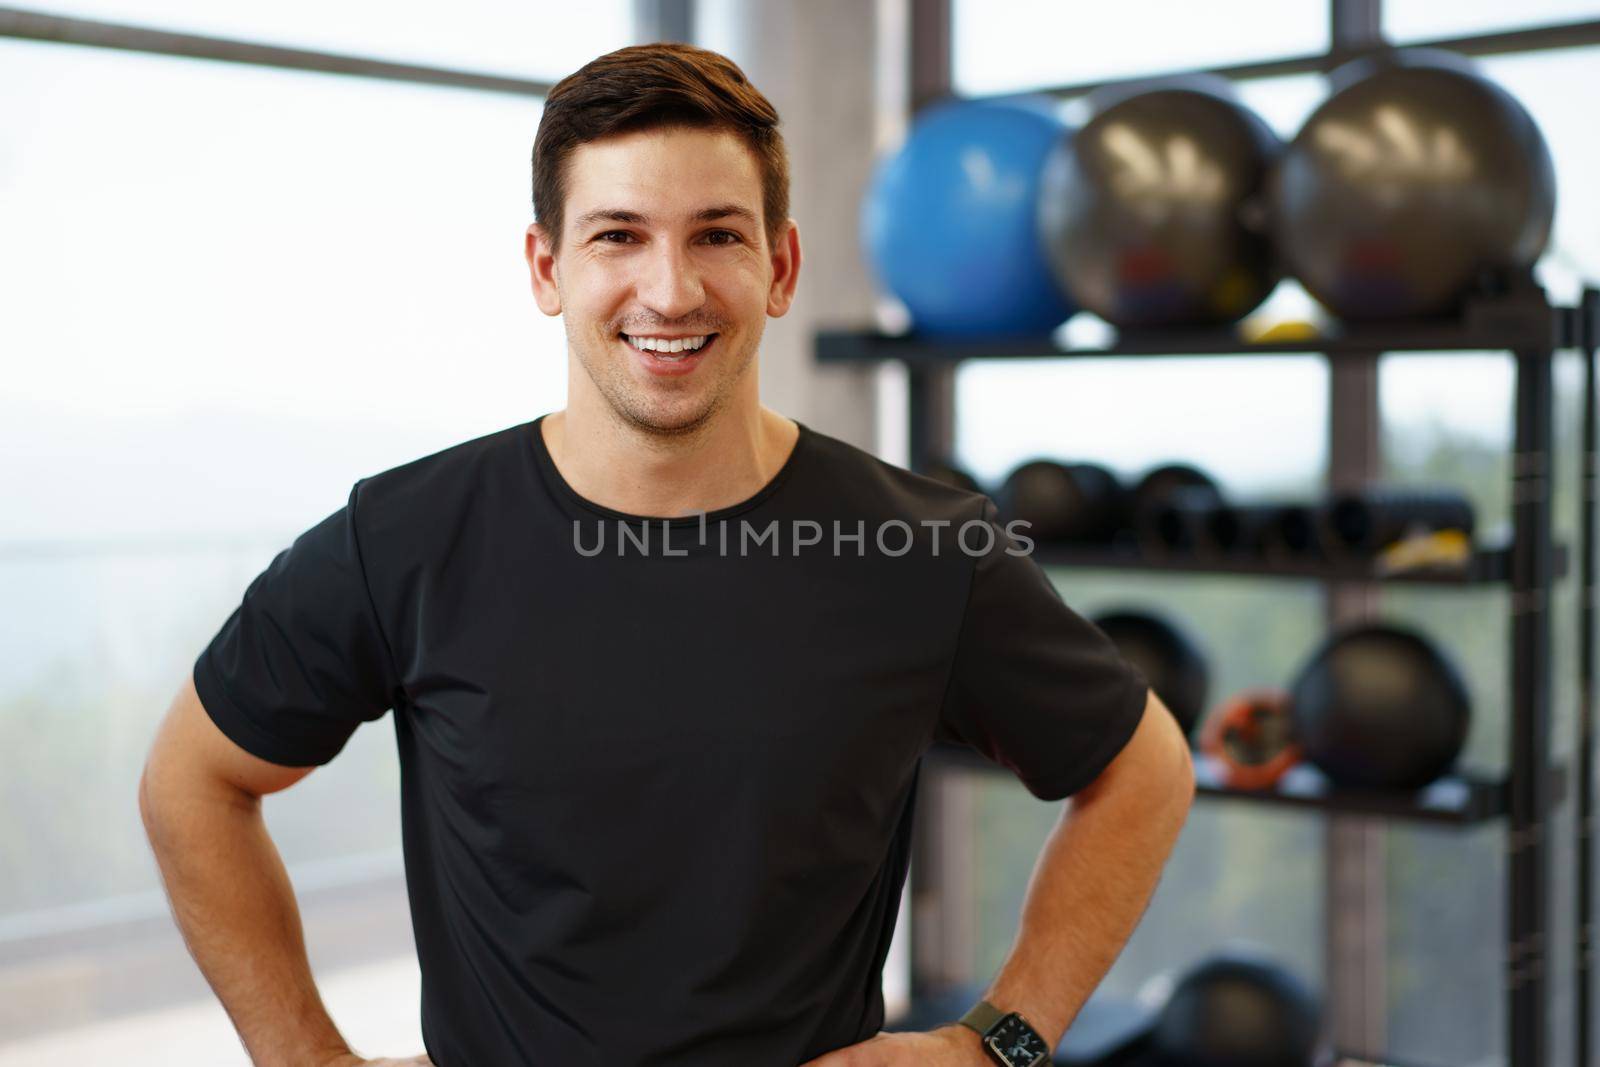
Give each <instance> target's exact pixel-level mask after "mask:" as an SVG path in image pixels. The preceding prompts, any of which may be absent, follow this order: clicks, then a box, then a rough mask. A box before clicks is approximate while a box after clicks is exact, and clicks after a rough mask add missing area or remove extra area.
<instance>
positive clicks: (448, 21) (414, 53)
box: [46, 0, 633, 81]
mask: <svg viewBox="0 0 1600 1067" xmlns="http://www.w3.org/2000/svg"><path fill="white" fill-rule="evenodd" d="M46 6H48V8H49V10H50V11H51V12H52V13H56V14H62V15H73V16H77V17H80V18H87V19H99V20H104V21H107V22H117V23H132V24H135V25H138V26H147V27H150V28H152V29H163V30H171V31H174V32H177V33H194V34H201V35H203V36H207V37H225V38H234V39H243V40H249V41H253V42H257V43H261V44H273V45H287V46H290V47H293V48H305V49H312V50H315V51H321V52H335V53H340V54H349V55H358V56H364V57H368V58H371V59H384V60H389V61H391V62H397V63H416V64H424V65H428V66H435V67H451V68H456V69H461V70H471V71H478V72H482V73H494V74H507V75H513V76H520V77H524V78H536V79H541V80H549V81H554V80H556V79H558V78H560V77H562V76H563V75H565V74H567V73H569V72H571V71H572V70H574V69H576V68H577V67H578V66H579V65H580V64H582V63H583V62H585V61H587V60H589V59H592V58H593V57H595V56H597V55H600V54H601V53H603V52H609V51H610V50H611V49H613V48H616V47H618V46H619V45H623V44H626V43H627V37H628V35H629V33H630V32H631V30H632V7H633V5H632V4H631V3H629V0H587V2H585V3H582V4H563V3H552V2H550V0H540V2H536V3H507V2H505V0H452V3H451V4H450V6H449V7H448V8H444V7H441V6H438V5H435V4H416V3H404V4H393V3H382V2H381V0H339V2H338V3H326V2H323V0H276V2H274V3H263V2H260V0H256V2H253V3H231V4H217V3H204V2H202V0H50V2H49V4H48V5H46Z"/></svg>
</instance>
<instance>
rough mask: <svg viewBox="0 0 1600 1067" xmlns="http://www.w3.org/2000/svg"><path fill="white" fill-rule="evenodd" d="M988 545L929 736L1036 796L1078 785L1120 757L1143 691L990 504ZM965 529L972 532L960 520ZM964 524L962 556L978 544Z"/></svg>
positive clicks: (1059, 794) (977, 533) (976, 532)
mask: <svg viewBox="0 0 1600 1067" xmlns="http://www.w3.org/2000/svg"><path fill="white" fill-rule="evenodd" d="M983 521H984V522H986V523H987V524H988V525H989V526H990V527H991V529H992V531H993V534H994V540H993V547H992V549H990V550H988V551H984V552H983V554H982V555H979V556H978V558H977V560H976V561H975V565H974V570H973V574H972V582H971V586H970V588H969V591H968V600H967V605H966V611H965V615H964V617H963V619H962V622H961V634H960V637H959V639H958V642H957V646H956V654H955V662H954V664H953V666H952V668H951V675H950V682H949V686H948V688H947V689H946V691H945V699H944V705H943V707H942V708H941V710H940V716H939V724H938V727H937V728H936V730H935V733H934V739H935V740H940V741H956V742H960V743H963V744H966V745H968V746H970V747H972V748H974V749H976V750H977V751H978V752H980V753H982V754H983V755H984V756H985V757H987V758H988V759H989V760H991V761H993V762H995V763H998V764H1000V765H1002V766H1004V767H1007V768H1009V769H1010V770H1011V771H1012V772H1013V773H1014V774H1016V775H1017V777H1018V778H1020V779H1021V780H1022V783H1023V784H1024V785H1025V786H1026V787H1027V788H1028V791H1029V792H1031V793H1032V794H1033V795H1034V796H1036V797H1038V798H1039V799H1041V800H1060V799H1062V798H1063V797H1067V796H1070V795H1072V794H1073V793H1075V792H1077V791H1078V790H1079V789H1082V788H1083V787H1084V786H1086V785H1088V784H1089V783H1090V782H1092V781H1094V779H1095V778H1097V777H1098V776H1099V774H1100V772H1101V771H1102V770H1104V769H1105V768H1106V766H1107V765H1108V764H1110V763H1111V761H1112V760H1113V759H1114V758H1115V757H1116V755H1117V753H1119V752H1121V751H1122V748H1123V746H1124V745H1126V744H1127V742H1128V739H1129V738H1131V737H1132V736H1133V732H1134V730H1135V729H1136V728H1137V727H1138V725H1139V720H1140V718H1141V717H1142V716H1143V714H1144V708H1145V702H1146V700H1147V696H1148V690H1149V687H1148V685H1147V683H1146V681H1145V679H1144V677H1143V676H1142V675H1140V673H1139V672H1138V671H1137V670H1136V669H1135V668H1134V667H1133V666H1131V665H1130V664H1129V663H1128V662H1127V661H1126V660H1124V659H1123V658H1122V657H1121V655H1120V654H1119V653H1118V652H1117V649H1116V646H1114V645H1113V644H1112V643H1111V641H1110V639H1109V638H1107V637H1106V636H1105V635H1104V634H1103V633H1101V632H1100V630H1099V629H1097V628H1096V627H1095V626H1094V625H1093V624H1092V623H1090V622H1089V621H1088V620H1086V619H1084V618H1083V617H1082V616H1080V615H1078V614H1077V613H1076V612H1074V611H1073V610H1072V609H1071V608H1069V607H1068V606H1067V605H1066V603H1065V601H1063V600H1062V599H1061V595H1060V594H1059V593H1058V592H1056V589H1055V586H1054V585H1053V584H1051V582H1050V579H1049V578H1048V577H1047V576H1046V575H1045V573H1044V571H1043V570H1042V569H1040V567H1039V565H1038V563H1037V562H1036V561H1035V560H1034V559H1033V556H1032V555H1031V554H1030V553H1027V552H1024V551H1023V550H1024V549H1025V548H1026V547H1027V543H1026V542H1025V541H1019V540H1017V539H1013V538H1011V537H1010V536H1009V535H1008V533H1007V531H1006V529H1005V527H1004V526H1002V525H1001V524H1000V522H999V518H998V513H997V511H996V509H995V506H994V503H993V502H992V501H989V500H987V499H985V502H984V511H983ZM969 525H970V524H969ZM981 534H982V531H981V529H979V528H977V527H975V526H974V527H973V528H972V529H970V530H969V531H967V533H966V535H965V536H964V537H963V538H962V542H961V543H962V545H963V548H964V549H966V550H968V551H970V552H974V553H976V552H979V551H981V550H983V548H984V539H983V537H982V536H981Z"/></svg>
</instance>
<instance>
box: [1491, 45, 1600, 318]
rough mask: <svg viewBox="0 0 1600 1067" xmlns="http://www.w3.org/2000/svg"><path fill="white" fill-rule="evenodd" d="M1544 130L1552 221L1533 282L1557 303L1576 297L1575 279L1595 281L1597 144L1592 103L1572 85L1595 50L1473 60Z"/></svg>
mask: <svg viewBox="0 0 1600 1067" xmlns="http://www.w3.org/2000/svg"><path fill="white" fill-rule="evenodd" d="M1479 64H1480V66H1481V68H1482V70H1483V72H1484V73H1485V74H1487V75H1488V76H1489V77H1491V78H1493V79H1495V81H1497V82H1499V83H1500V84H1501V85H1502V86H1504V87H1505V88H1506V90H1508V91H1509V92H1510V93H1511V94H1512V95H1514V96H1515V97H1516V98H1517V99H1518V100H1520V101H1522V105H1523V106H1524V107H1526V108H1527V109H1528V111H1529V112H1530V113H1531V114H1532V115H1533V117H1534V120H1535V121H1536V122H1538V124H1539V128H1540V129H1541V130H1542V131H1544V137H1545V140H1546V142H1548V143H1549V145H1550V154H1551V156H1552V157H1553V158H1554V160H1555V165H1556V220H1555V227H1554V230H1553V231H1552V233H1551V237H1550V248H1549V250H1548V251H1547V252H1546V253H1545V255H1544V258H1543V259H1542V260H1541V261H1540V263H1539V280H1540V281H1541V282H1543V283H1544V285H1545V287H1546V288H1547V289H1548V290H1549V291H1550V295H1551V296H1552V297H1553V298H1554V299H1557V300H1561V301H1567V302H1572V301H1576V300H1577V298H1578V291H1579V289H1580V287H1581V285H1582V283H1583V282H1585V281H1587V282H1589V283H1590V284H1593V283H1594V282H1595V280H1596V279H1600V198H1596V197H1595V196H1593V195H1592V192H1591V191H1592V190H1594V189H1597V188H1600V142H1597V141H1596V139H1595V136H1594V104H1593V100H1592V99H1591V98H1589V97H1586V96H1585V94H1583V93H1581V92H1574V91H1573V87H1574V86H1577V85H1585V84H1588V83H1589V82H1591V81H1592V80H1593V77H1594V71H1595V70H1597V69H1600V48H1563V49H1560V50H1557V51H1550V52H1530V53H1527V54H1526V55H1515V56H1494V57H1490V58H1486V59H1483V60H1480V61H1479Z"/></svg>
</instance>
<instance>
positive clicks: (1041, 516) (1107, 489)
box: [995, 459, 1127, 544]
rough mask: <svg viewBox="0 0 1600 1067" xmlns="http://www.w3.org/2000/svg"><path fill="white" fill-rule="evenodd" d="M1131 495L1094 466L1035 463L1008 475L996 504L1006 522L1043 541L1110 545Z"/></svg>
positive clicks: (1121, 521) (1036, 461) (1110, 474)
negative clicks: (1014, 522) (1018, 523)
mask: <svg viewBox="0 0 1600 1067" xmlns="http://www.w3.org/2000/svg"><path fill="white" fill-rule="evenodd" d="M1125 498H1126V491H1125V490H1124V489H1123V487H1122V483H1121V482H1119V481H1118V480H1117V476H1116V475H1114V474H1112V473H1111V472H1110V471H1108V470H1106V469H1105V468H1104V467H1101V466H1098V465H1096V464H1093V463H1058V462H1057V461H1055V460H1051V459H1035V460H1030V461H1028V462H1027V463H1024V464H1022V465H1021V466H1020V467H1018V468H1016V469H1015V470H1013V471H1012V472H1011V473H1010V474H1009V475H1007V476H1006V480H1005V484H1004V485H1002V486H1001V487H1000V491H999V493H998V494H997V499H996V501H995V503H996V505H997V506H998V507H999V509H1000V513H1001V515H1002V517H1003V518H1005V519H1006V520H1007V521H1011V520H1022V521H1023V522H1026V523H1028V526H1027V527H1026V528H1025V529H1022V530H1021V531H1019V532H1021V533H1023V534H1025V535H1027V536H1028V537H1031V538H1032V539H1033V540H1035V541H1038V542H1040V543H1044V544H1049V543H1051V542H1063V541H1072V542H1080V543H1097V544H1098V543H1105V542H1108V541H1110V540H1111V538H1112V536H1113V535H1114V534H1115V533H1116V532H1117V529H1118V528H1119V527H1121V526H1122V524H1123V516H1124V513H1125V511H1126V507H1127V504H1126V499H1125Z"/></svg>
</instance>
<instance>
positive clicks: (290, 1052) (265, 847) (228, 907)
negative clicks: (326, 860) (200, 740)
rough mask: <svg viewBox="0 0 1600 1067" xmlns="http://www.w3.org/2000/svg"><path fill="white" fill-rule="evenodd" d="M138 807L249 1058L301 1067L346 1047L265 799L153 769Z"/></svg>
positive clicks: (180, 917)
mask: <svg viewBox="0 0 1600 1067" xmlns="http://www.w3.org/2000/svg"><path fill="white" fill-rule="evenodd" d="M140 809H141V811H142V812H143V814H144V820H145V828H146V831H147V832H148V834H149V837H150V844H151V847H152V849H153V850H154V852H155V856H156V861H157V863H158V865H159V866H160V868H161V876H162V879H163V881H164V882H165V885H166V890H167V896H168V898H169V899H170V901H171V903H172V912H173V916H174V918H175V919H176V920H177V923H178V927H179V929H180V930H181V931H182V932H183V938H184V941H185V942H186V943H187V944H188V946H189V952H190V953H191V954H192V955H193V956H194V959H195V962H196V963H197V964H198V965H199V967H200V970H201V972H202V973H203V974H204V975H205V977H206V980H207V981H208V982H209V983H210V984H211V988H212V989H213V990H214V991H215V992H216V994H217V998H218V999H219V1000H220V1001H221V1002H222V1005H223V1007H224V1009H226V1011H227V1013H228V1016H229V1018H231V1019H232V1021H233V1025H234V1027H235V1028H236V1029H237V1030H238V1031H239V1037H240V1039H241V1040H242V1041H243V1042H244V1045H245V1048H246V1049H247V1050H248V1051H249V1053H250V1057H251V1060H252V1062H254V1063H255V1064H257V1065H258V1067H289V1065H295V1067H303V1065H306V1064H321V1063H326V1062H329V1061H330V1060H332V1059H333V1058H334V1057H336V1056H338V1055H340V1054H348V1052H349V1047H348V1045H346V1043H345V1041H344V1039H343V1038H342V1037H341V1036H340V1034H339V1031H338V1029H337V1028H336V1027H335V1026H334V1024H333V1020H332V1019H330V1018H329V1016H328V1012H327V1010H326V1008H325V1007H324V1006H323V1004H322V999H321V997H320V996H319V995H318V993H317V988H316V983H315V981H314V980H313V979H312V976H311V967H310V964H309V962H308V961H307V959H306V950H305V937H304V933H303V931H302V928H301V925H300V913H299V909H298V907H297V906H296V903H295V898H294V890H293V887H292V886H291V884H290V882H289V876H288V872H287V871H286V870H285V869H284V866H283V860H282V858H281V857H280V856H279V855H278V850H277V848H276V847H275V846H274V845H273V843H272V839H271V837H270V836H269V835H268V834H267V828H266V823H265V821H264V820H263V819H262V815H261V803H260V800H259V799H257V798H254V797H250V796H248V795H246V794H243V793H240V792H238V791H236V790H230V789H228V788H227V787H226V786H219V787H217V788H215V789H214V790H210V791H207V792H205V793H204V794H202V793H200V792H199V791H197V790H196V789H195V788H194V787H193V786H192V785H190V786H189V787H188V788H184V789H179V788H177V787H175V786H172V785H171V784H167V785H165V786H163V784H162V783H159V782H152V781H151V779H150V776H149V775H147V776H146V780H145V782H144V783H142V784H141V786H140Z"/></svg>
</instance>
